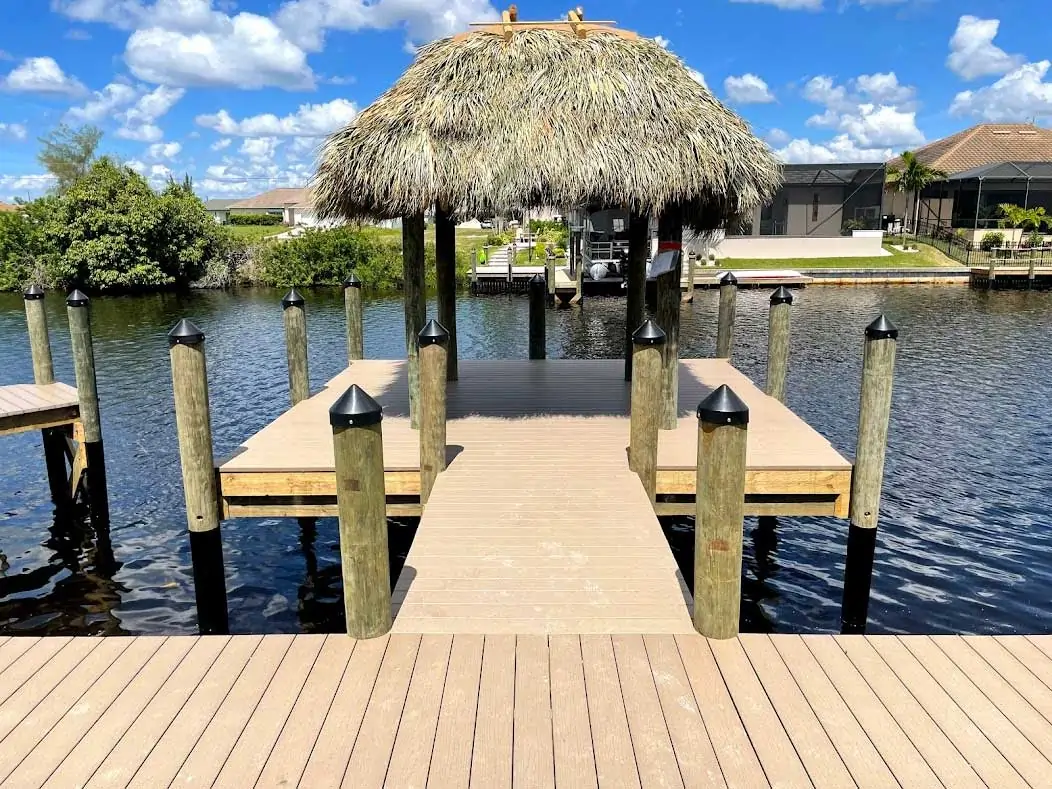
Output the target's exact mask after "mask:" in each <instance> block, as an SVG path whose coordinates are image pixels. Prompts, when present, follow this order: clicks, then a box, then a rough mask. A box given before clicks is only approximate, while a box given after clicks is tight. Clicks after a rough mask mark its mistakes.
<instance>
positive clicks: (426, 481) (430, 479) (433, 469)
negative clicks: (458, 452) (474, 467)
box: [418, 320, 450, 504]
mask: <svg viewBox="0 0 1052 789" xmlns="http://www.w3.org/2000/svg"><path fill="white" fill-rule="evenodd" d="M449 340H450V337H449V332H447V331H446V327H445V326H443V325H442V324H441V323H439V322H437V321H433V320H432V321H428V323H427V325H426V326H425V327H424V328H423V330H422V331H421V332H420V335H419V337H418V342H419V344H420V503H421V504H427V500H428V499H429V498H430V497H431V489H432V488H433V487H434V486H435V480H436V479H437V478H438V475H439V474H441V473H442V472H443V471H445V470H446V380H447V379H446V365H447V364H448V360H449V355H448V350H449Z"/></svg>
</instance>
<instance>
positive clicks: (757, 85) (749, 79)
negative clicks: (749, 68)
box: [723, 74, 774, 104]
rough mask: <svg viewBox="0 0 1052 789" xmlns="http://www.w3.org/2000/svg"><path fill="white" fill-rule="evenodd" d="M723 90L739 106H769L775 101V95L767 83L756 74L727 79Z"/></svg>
mask: <svg viewBox="0 0 1052 789" xmlns="http://www.w3.org/2000/svg"><path fill="white" fill-rule="evenodd" d="M723 89H724V91H726V93H727V98H729V99H730V100H731V101H733V102H736V103H738V104H768V103H770V102H772V101H774V94H773V93H771V89H770V88H769V87H768V86H767V83H766V82H764V81H763V80H762V79H760V78H759V77H758V76H756V75H755V74H742V75H741V76H740V77H727V79H725V80H724V81H723Z"/></svg>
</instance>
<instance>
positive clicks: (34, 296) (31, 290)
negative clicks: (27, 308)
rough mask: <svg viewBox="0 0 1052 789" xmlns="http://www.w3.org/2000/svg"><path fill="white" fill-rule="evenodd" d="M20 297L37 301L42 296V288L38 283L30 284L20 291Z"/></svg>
mask: <svg viewBox="0 0 1052 789" xmlns="http://www.w3.org/2000/svg"><path fill="white" fill-rule="evenodd" d="M22 298H23V299H25V300H26V301H38V300H39V299H42V298H44V289H43V288H42V287H40V286H39V285H30V286H29V287H28V288H26V289H25V290H24V291H23V292H22Z"/></svg>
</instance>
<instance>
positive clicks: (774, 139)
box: [767, 129, 791, 145]
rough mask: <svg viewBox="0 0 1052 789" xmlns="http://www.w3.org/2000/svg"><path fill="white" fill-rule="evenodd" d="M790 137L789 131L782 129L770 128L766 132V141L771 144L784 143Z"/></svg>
mask: <svg viewBox="0 0 1052 789" xmlns="http://www.w3.org/2000/svg"><path fill="white" fill-rule="evenodd" d="M790 139H791V138H790V136H789V132H787V131H785V130H784V129H771V130H770V131H769V132H767V142H769V143H770V144H771V145H785V144H786V143H787V142H789V140H790Z"/></svg>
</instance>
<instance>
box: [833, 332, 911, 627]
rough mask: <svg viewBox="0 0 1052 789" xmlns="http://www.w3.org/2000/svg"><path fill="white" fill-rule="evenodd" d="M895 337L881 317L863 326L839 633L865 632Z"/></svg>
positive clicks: (888, 418)
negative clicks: (840, 630)
mask: <svg viewBox="0 0 1052 789" xmlns="http://www.w3.org/2000/svg"><path fill="white" fill-rule="evenodd" d="M898 336H899V331H898V329H896V328H895V326H894V324H892V322H891V321H889V320H888V319H887V318H886V317H885V316H883V315H881V316H880V317H879V318H877V319H876V320H875V321H873V323H871V324H870V325H869V326H867V327H866V342H865V349H864V351H863V357H862V393H861V399H860V404H859V413H858V444H857V448H856V450H855V467H854V470H853V472H852V475H851V508H850V518H851V525H850V527H849V532H848V542H847V561H846V563H845V567H844V598H843V604H842V607H841V629H842V630H843V632H845V633H864V632H865V629H866V619H867V616H868V612H869V590H870V585H871V583H872V580H873V556H874V552H875V550H876V544H877V520H878V517H879V515H880V491H881V486H882V484H883V481H884V456H885V453H886V451H887V444H888V423H889V421H890V419H891V390H892V382H893V380H894V374H895V349H896V345H897V342H898Z"/></svg>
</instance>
